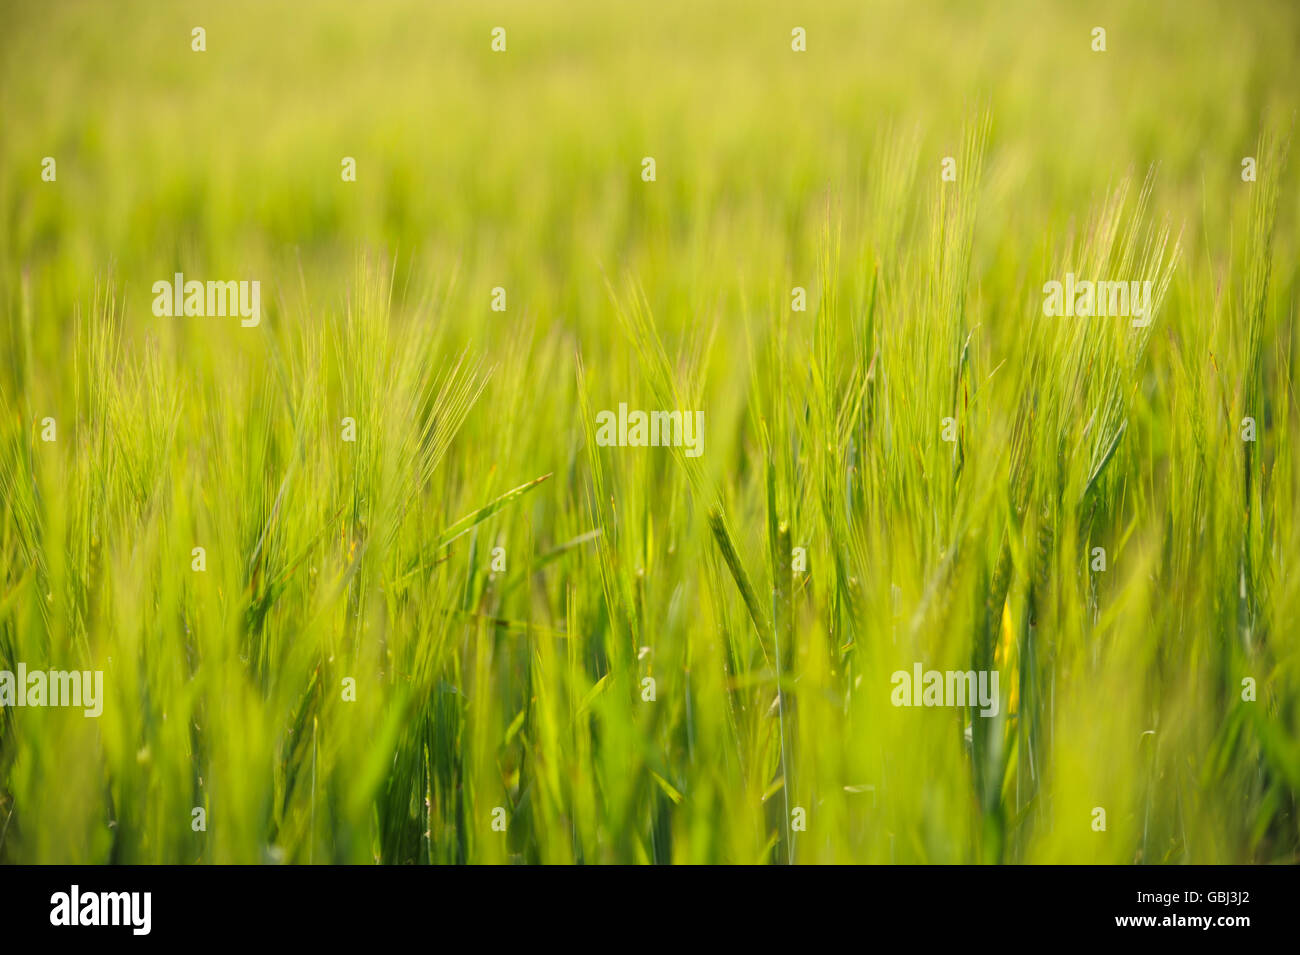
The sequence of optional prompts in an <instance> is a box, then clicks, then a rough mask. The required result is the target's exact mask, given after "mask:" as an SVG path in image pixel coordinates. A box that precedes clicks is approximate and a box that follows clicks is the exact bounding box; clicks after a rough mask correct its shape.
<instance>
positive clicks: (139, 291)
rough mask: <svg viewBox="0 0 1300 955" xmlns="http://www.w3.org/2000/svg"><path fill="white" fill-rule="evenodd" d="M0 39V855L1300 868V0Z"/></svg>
mask: <svg viewBox="0 0 1300 955" xmlns="http://www.w3.org/2000/svg"><path fill="white" fill-rule="evenodd" d="M0 7H2V10H0V13H2V15H3V16H2V22H3V26H0V220H2V221H3V228H0V308H2V309H3V313H4V327H3V335H0V490H2V492H3V503H2V504H0V670H3V669H13V668H14V667H16V665H17V664H18V663H19V662H24V663H25V664H26V665H27V666H28V667H29V668H32V669H35V668H56V669H86V670H93V669H102V670H103V671H104V673H105V696H106V699H105V701H104V712H103V715H102V716H100V717H99V718H86V717H84V716H83V715H82V714H81V712H80V711H79V710H73V709H59V708H44V709H38V708H32V707H27V708H17V707H6V708H5V709H3V710H0V861H5V862H129V863H137V862H202V863H224V862H259V861H268V862H269V861H285V862H293V863H309V862H316V863H321V862H370V861H381V862H390V863H409V862H508V861H524V862H575V861H580V862H588V863H601V862H737V863H755V862H787V861H794V862H805V863H812V862H994V861H1002V862H1060V861H1072V862H1144V863H1181V862H1272V861H1296V859H1297V851H1298V849H1300V823H1298V822H1297V816H1296V797H1297V792H1300V671H1298V669H1297V667H1298V666H1300V653H1298V650H1297V642H1296V631H1297V628H1296V623H1295V621H1296V620H1297V619H1300V581H1297V579H1296V576H1295V574H1294V573H1293V565H1294V563H1295V561H1296V559H1297V558H1298V557H1300V523H1298V522H1297V513H1296V505H1297V501H1298V500H1300V474H1297V470H1296V462H1295V448H1296V443H1297V440H1298V439H1300V431H1298V428H1300V424H1298V422H1297V419H1296V417H1295V412H1296V404H1295V402H1296V396H1295V389H1296V379H1297V373H1296V368H1295V362H1294V358H1295V354H1296V345H1297V333H1296V322H1295V318H1296V306H1295V299H1296V291H1297V275H1298V274H1300V270H1298V269H1297V262H1298V261H1300V257H1298V253H1300V249H1298V248H1297V241H1296V220H1297V211H1298V209H1297V199H1296V196H1297V192H1296V188H1295V187H1296V182H1297V176H1296V171H1295V163H1294V162H1292V163H1291V164H1290V165H1289V166H1288V165H1287V161H1286V159H1287V153H1288V146H1289V142H1290V138H1291V132H1292V128H1293V124H1294V118H1295V113H1296V109H1297V90H1300V66H1297V62H1298V60H1297V55H1296V54H1297V52H1298V51H1297V47H1298V46H1300V41H1297V37H1300V13H1298V12H1297V11H1296V10H1295V9H1294V8H1293V7H1292V6H1291V5H1289V4H1286V3H1282V2H1277V3H1266V2H1261V3H1258V4H1247V5H1244V6H1242V5H1234V4H1216V3H1209V2H1186V0H1178V2H1174V0H1169V2H1153V3H1143V4H1129V3H1120V2H1114V3H1102V4H1097V5H1092V6H1090V7H1089V8H1088V9H1087V10H1086V11H1083V10H1079V9H1077V8H1076V5H1074V4H1068V3H1064V2H1061V3H1052V4H1043V3H1040V2H1029V0H1010V2H1007V3H999V4H971V3H962V2H955V0H954V2H951V3H934V2H929V0H921V2H918V0H899V2H887V3H878V2H872V3H858V2H847V0H845V2H827V3H819V4H816V5H799V4H777V3H771V2H760V3H751V2H744V3H742V2H730V0H729V2H721V3H695V2H676V0H673V2H655V3H644V4H640V3H622V2H620V3H596V2H588V0H575V2H563V3H555V4H537V3H526V2H509V3H503V2H487V3H475V4H462V3H450V2H449V3H416V2H382V3H369V4H358V3H343V2H328V3H319V4H311V5H302V4H297V3H290V2H287V0H283V2H281V0H275V2H222V3H210V4H209V3H195V4H167V5H162V4H158V3H153V2H138V3H125V4H113V5H109V4H91V3H62V2H58V3H43V4H36V3H30V4H29V3H21V4H20V3H5V4H3V5H0ZM196 26H202V27H203V28H204V29H205V30H206V47H207V48H206V50H205V51H204V52H194V51H193V50H192V49H191V30H192V29H193V28H194V27H196ZM496 26H503V27H505V29H506V31H507V50H506V52H504V53H494V52H493V51H492V49H491V30H492V28H493V27H496ZM1097 26H1101V27H1104V28H1105V29H1106V31H1107V49H1106V51H1105V52H1094V50H1093V49H1092V38H1091V31H1092V29H1093V28H1094V27H1097ZM794 27H803V28H805V29H806V31H807V51H806V52H795V51H793V50H792V49H791V30H792V29H793V28H794ZM47 156H49V157H54V158H55V159H56V162H57V179H56V180H55V181H54V182H45V181H42V178H41V169H42V166H41V163H42V159H43V158H44V157H47ZM646 156H652V157H654V158H655V160H656V167H657V169H656V179H655V181H654V182H645V181H643V180H642V177H641V170H642V158H643V157H646ZM1248 156H1249V157H1255V159H1256V160H1257V179H1256V181H1254V182H1245V181H1243V180H1242V176H1241V172H1242V159H1243V157H1248ZM343 157H354V158H355V160H356V164H357V181H356V182H355V183H350V182H344V181H343V179H342V177H341V175H340V168H341V161H342V159H343ZM944 157H952V158H953V159H955V161H956V162H955V172H956V178H955V181H952V182H945V181H943V180H942V179H941V176H940V171H941V161H942V160H943V158H944ZM176 272H184V273H185V275H186V276H187V278H196V279H201V280H202V279H220V280H251V279H257V280H259V281H260V282H261V283H262V285H261V288H262V320H261V323H260V324H259V325H258V326H257V327H254V328H243V327H241V326H240V323H239V320H238V319H231V318H214V317H193V316H191V317H158V316H155V314H154V312H153V309H152V307H151V305H152V302H153V298H154V296H153V292H152V285H153V283H154V282H155V281H157V280H159V279H165V280H170V279H171V277H172V275H173V274H174V273H176ZM1067 272H1075V273H1077V274H1079V275H1081V276H1083V275H1087V276H1091V277H1096V278H1105V279H1111V278H1113V279H1119V280H1127V279H1148V280H1151V281H1152V282H1153V283H1154V288H1155V299H1156V303H1157V307H1156V309H1155V313H1154V317H1153V320H1152V322H1151V323H1150V325H1149V326H1147V327H1145V328H1135V327H1133V326H1132V325H1131V324H1130V323H1129V322H1128V321H1127V320H1125V319H1123V318H1091V319H1083V318H1069V319H1067V318H1049V317H1045V316H1044V314H1043V308H1042V305H1043V291H1042V287H1043V283H1045V282H1047V281H1048V280H1052V279H1061V278H1063V277H1064V275H1065V273H1067ZM795 286H799V287H803V288H805V289H806V290H807V296H808V309H807V311H803V312H795V311H792V310H791V289H792V288H793V287H795ZM496 287H501V288H504V289H506V293H507V307H506V310H505V311H504V312H496V311H493V310H492V308H491V299H492V290H493V289H494V288H496ZM620 402H626V403H628V404H629V405H630V406H632V407H633V408H644V409H655V408H660V409H673V408H676V409H691V410H699V411H701V412H702V413H703V421H704V428H705V444H704V448H705V451H704V454H703V455H702V456H700V457H699V458H692V457H688V456H686V455H685V454H683V453H682V452H681V449H669V448H647V449H639V448H619V447H612V448H611V447H602V446H600V445H598V444H597V443H596V441H595V430H596V422H595V415H596V413H597V412H598V411H599V410H601V409H608V408H616V407H617V406H618V404H619V403H620ZM1245 417H1251V418H1253V419H1254V421H1255V422H1256V427H1257V440H1255V441H1254V442H1245V441H1243V440H1242V419H1243V418H1245ZM46 418H53V419H54V420H55V422H56V426H57V438H56V440H54V441H52V442H50V441H45V440H42V431H43V422H44V419H46ZM344 418H352V419H354V421H355V426H356V435H357V440H356V441H355V442H347V441H344V440H342V430H341V429H342V424H341V422H342V420H343V419H344ZM945 418H953V419H954V424H955V427H956V438H957V440H956V441H954V442H946V441H944V440H942V433H941V432H942V427H943V424H942V423H943V420H944V419H945ZM512 492H514V493H512ZM199 546H201V547H203V548H205V551H206V569H205V570H204V571H202V572H196V571H194V570H193V569H192V560H193V558H192V549H193V548H195V547H199ZM498 547H500V548H504V559H505V570H504V571H502V570H495V571H494V570H493V562H494V549H495V548H498ZM795 547H802V548H804V549H805V551H806V555H807V570H806V571H799V572H796V571H793V570H792V569H791V551H792V550H793V548H795ZM1098 547H1102V548H1104V549H1105V553H1106V569H1105V570H1104V571H1096V570H1093V569H1092V567H1093V556H1092V555H1093V553H1094V548H1098ZM498 554H499V552H498ZM498 566H500V564H499V562H498ZM916 662H921V663H922V664H924V666H925V667H926V668H927V669H938V670H968V669H974V670H980V669H991V668H996V669H998V671H999V673H1000V675H1001V684H1000V685H1001V706H1000V709H999V713H998V715H997V716H995V717H989V718H986V717H982V716H980V715H978V713H976V712H975V711H973V710H972V709H969V708H965V709H961V708H926V707H921V708H917V707H906V708H904V707H896V706H894V705H893V702H892V699H891V694H892V690H893V686H892V684H891V674H892V673H893V672H894V671H896V670H905V671H908V672H910V671H911V669H912V667H913V664H914V663H916ZM647 678H652V679H653V680H654V690H655V692H654V696H655V698H654V700H653V701H652V702H651V701H647V700H646V699H644V696H645V695H646V690H645V689H644V686H645V684H644V682H643V681H645V680H646V679H647ZM1247 678H1250V679H1253V680H1254V681H1255V683H1256V685H1257V690H1256V695H1255V699H1254V700H1245V699H1243V686H1242V681H1243V680H1244V679H1247ZM346 679H351V680H354V681H355V699H354V700H353V699H347V698H345V693H344V686H345V684H344V681H345V680H346ZM199 807H201V808H203V809H204V810H205V811H206V830H204V831H195V829H194V828H193V824H192V823H193V819H194V816H193V810H194V809H195V808H199ZM498 807H500V808H503V809H504V810H505V818H506V820H507V825H506V831H505V832H504V833H503V832H500V831H497V830H496V829H495V828H494V826H493V822H494V810H495V809H497V808H498ZM1097 808H1101V809H1104V810H1105V814H1106V827H1105V829H1104V831H1098V830H1097V828H1096V827H1095V820H1096V818H1097V817H1096V814H1095V810H1096V809H1097ZM795 810H803V814H802V818H804V819H806V828H805V829H802V830H796V829H795V827H794V826H793V825H792V823H791V819H792V815H794V814H795Z"/></svg>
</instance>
